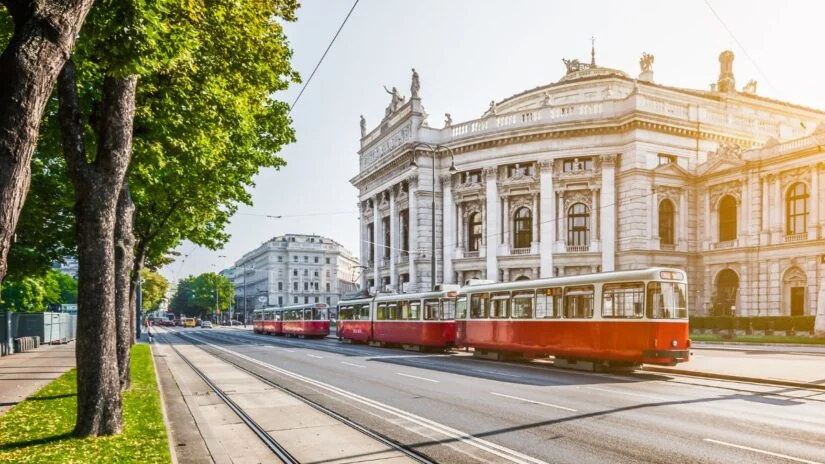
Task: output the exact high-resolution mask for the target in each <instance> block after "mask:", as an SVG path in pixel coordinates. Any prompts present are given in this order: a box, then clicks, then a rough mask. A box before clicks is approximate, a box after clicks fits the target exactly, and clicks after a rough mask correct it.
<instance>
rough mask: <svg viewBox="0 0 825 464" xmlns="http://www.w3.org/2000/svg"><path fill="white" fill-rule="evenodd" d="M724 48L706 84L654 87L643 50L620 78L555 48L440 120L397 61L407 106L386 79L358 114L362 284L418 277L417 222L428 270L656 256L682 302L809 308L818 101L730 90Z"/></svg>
mask: <svg viewBox="0 0 825 464" xmlns="http://www.w3.org/2000/svg"><path fill="white" fill-rule="evenodd" d="M733 58H734V57H733V53H732V52H729V51H726V52H723V53H722V54H721V55H720V56H719V62H720V74H719V77H718V80H717V83H715V84H713V85H711V89H710V90H692V89H683V88H676V87H669V86H666V85H662V84H658V83H656V82H655V81H654V79H653V69H652V64H653V57H652V56H651V55H648V54H643V55H642V58H641V60H640V67H641V73H640V75H639V76H638V78H635V79H634V78H631V77H630V76H628V74H626V73H625V72H622V71H620V70H616V69H610V68H605V67H600V66H597V65H596V63H595V53H593V55H592V56H591V60H590V63H582V62H580V61H579V60H563V61H564V63H565V65H566V67H567V72H566V74H565V75H564V76H563V77H562V78H561V79H560V80H558V81H557V82H555V83H552V84H549V85H545V86H541V87H536V88H534V89H531V90H527V91H525V92H521V93H519V94H516V95H513V96H511V97H508V98H505V99H504V100H501V101H493V102H491V103H490V106H489V108H488V109H487V110H486V111H485V112H484V114H483V115H482V116H481V117H480V118H478V119H475V120H471V121H466V122H462V123H455V124H454V123H453V122H452V119H451V117H450V115H449V114H447V115H446V120H445V123H444V127H442V128H433V127H429V125H428V123H427V113H426V111H425V110H424V107H423V105H422V100H421V98H420V96H419V91H420V84H419V77H418V74H417V73H415V71H413V82H412V86H411V93H412V95H411V97H410V99H409V100H408V101H407V100H406V99H405V98H404V97H402V96H401V95H400V94H399V93H398V91H397V90H396V89H395V88H393V90H392V91H391V92H390V91H388V92H389V93H390V94H391V95H392V100H391V102H390V105H389V106H388V107H387V109H386V112H385V117H384V119H383V120H382V121H381V122H380V124H379V125H378V127H376V128H374V129H373V130H371V131H369V132H368V131H367V128H366V122H365V120H364V118H363V117H362V118H361V135H362V137H361V150H360V151H359V157H360V173H359V174H358V175H357V176H356V177H354V178H353V179H352V180H351V182H352V184H353V185H354V186H355V187H356V188H358V191H359V208H360V211H361V244H362V247H361V260H362V263H363V264H364V265H366V266H367V267H368V268H369V270H367V271H366V272H365V273H364V274H363V275H362V277H361V278H362V287H364V288H379V289H385V288H387V287H389V288H390V289H398V290H404V291H414V290H424V289H427V288H429V287H430V286H431V285H432V281H433V280H432V275H431V274H432V272H431V271H430V264H431V257H432V253H433V249H432V248H433V247H432V245H431V237H432V234H433V232H434V233H435V236H436V247H435V256H436V260H437V261H436V262H437V270H436V272H437V276H436V278H435V282H436V283H439V282H445V283H455V282H458V283H461V282H465V281H466V280H468V279H470V278H487V279H494V280H498V281H510V280H516V279H532V278H538V277H549V276H561V275H571V274H580V273H589V272H599V271H612V270H619V269H633V268H642V267H647V266H673V267H678V268H682V269H685V270H686V271H687V272H688V275H689V279H690V283H691V295H690V300H691V301H690V304H691V308H693V310H694V311H695V312H696V313H699V314H701V313H712V312H713V313H724V312H729V311H731V310H735V311H736V312H737V314H753V315H757V314H760V315H777V314H814V312H815V309H816V301H817V294H818V292H819V291H820V290H821V289H822V288H823V285H825V284H823V279H825V258H823V253H825V237H824V236H823V234H824V233H825V231H823V229H825V227H823V226H825V208H823V203H825V195H823V186H822V181H821V177H822V176H821V175H820V174H821V171H823V162H825V152H823V146H825V130H823V129H821V128H825V126H820V124H821V123H822V121H825V112H822V111H818V110H814V109H810V108H805V107H802V106H798V105H792V104H789V103H784V102H780V101H776V100H772V99H768V98H765V97H761V96H759V95H758V94H757V90H756V82H754V81H750V82H749V83H748V84H747V85H745V86H744V88H743V89H742V90H741V91H737V90H736V87H735V80H734V73H733ZM820 140H821V142H819V141H820ZM423 144H427V145H423ZM431 150H432V151H431ZM433 151H434V153H433ZM453 163H454V166H455V169H456V170H457V173H455V174H451V173H450V167H451V165H452V164H453ZM413 164H415V165H416V166H417V169H412V168H411V165H413ZM433 169H434V171H433ZM433 175H434V176H435V179H436V180H435V183H433V182H432V177H433ZM433 199H435V212H436V214H435V221H434V222H433V220H432V219H431V214H432V206H431V204H432V201H433Z"/></svg>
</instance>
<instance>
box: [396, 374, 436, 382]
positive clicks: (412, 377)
mask: <svg viewBox="0 0 825 464" xmlns="http://www.w3.org/2000/svg"><path fill="white" fill-rule="evenodd" d="M395 375H403V376H404V377H409V378H411V379H418V380H426V381H427V382H434V383H441V381H440V380H433V379H428V378H426V377H419V376H417V375H410V374H402V373H401V372H396V373H395Z"/></svg>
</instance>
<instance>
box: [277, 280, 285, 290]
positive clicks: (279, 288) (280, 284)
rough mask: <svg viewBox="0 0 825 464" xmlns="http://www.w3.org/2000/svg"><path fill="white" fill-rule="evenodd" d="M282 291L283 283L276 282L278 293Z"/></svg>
mask: <svg viewBox="0 0 825 464" xmlns="http://www.w3.org/2000/svg"><path fill="white" fill-rule="evenodd" d="M283 290H284V283H283V282H278V291H279V292H281V291H283Z"/></svg>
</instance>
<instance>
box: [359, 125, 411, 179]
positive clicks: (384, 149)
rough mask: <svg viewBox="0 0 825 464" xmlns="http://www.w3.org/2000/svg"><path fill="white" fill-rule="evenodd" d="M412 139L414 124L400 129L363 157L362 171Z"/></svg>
mask: <svg viewBox="0 0 825 464" xmlns="http://www.w3.org/2000/svg"><path fill="white" fill-rule="evenodd" d="M411 138H412V122H410V123H408V124H407V125H405V126H404V127H402V128H400V129H398V130H397V131H395V132H394V133H393V134H391V135H390V136H388V137H387V138H386V140H385V141H384V142H382V143H380V144H379V145H377V146H376V147H375V148H373V149H372V150H370V151H368V152H367V153H365V154H364V155H363V156H362V157H361V170H363V169H364V168H365V167H366V166H368V165H370V164H372V163H374V162H375V161H377V160H378V159H379V158H381V157H382V156H384V155H385V154H387V153H389V152H391V151H392V150H394V149H395V148H398V147H399V146H401V145H402V144H403V143H404V142H406V141H408V140H410V139H411Z"/></svg>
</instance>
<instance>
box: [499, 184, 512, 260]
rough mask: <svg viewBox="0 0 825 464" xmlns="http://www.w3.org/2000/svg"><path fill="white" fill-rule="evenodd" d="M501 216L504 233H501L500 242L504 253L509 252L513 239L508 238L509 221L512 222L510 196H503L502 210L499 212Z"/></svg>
mask: <svg viewBox="0 0 825 464" xmlns="http://www.w3.org/2000/svg"><path fill="white" fill-rule="evenodd" d="M501 214H502V216H501V218H502V223H503V224H502V225H503V226H504V234H503V235H502V240H501V242H502V244H503V245H504V247H503V248H502V249H503V250H504V254H510V248H511V247H512V243H513V240H512V239H511V238H510V223H511V222H513V221H511V219H510V197H504V210H503V211H502V212H501Z"/></svg>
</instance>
